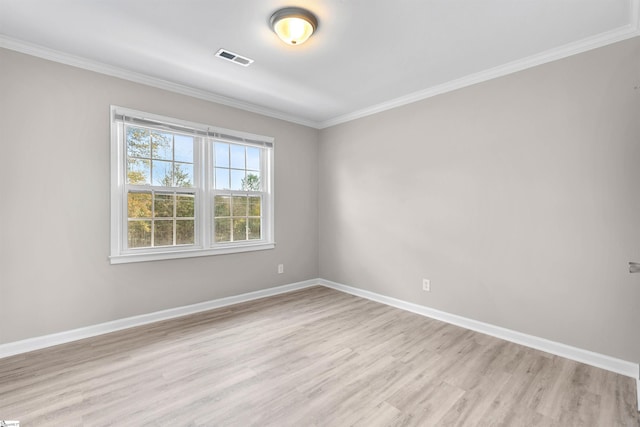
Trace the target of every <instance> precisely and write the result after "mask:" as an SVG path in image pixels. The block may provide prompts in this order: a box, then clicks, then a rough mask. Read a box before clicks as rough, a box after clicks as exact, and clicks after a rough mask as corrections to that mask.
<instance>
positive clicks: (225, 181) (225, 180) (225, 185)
mask: <svg viewBox="0 0 640 427" xmlns="http://www.w3.org/2000/svg"><path fill="white" fill-rule="evenodd" d="M228 189H229V169H221V168H216V190H228Z"/></svg>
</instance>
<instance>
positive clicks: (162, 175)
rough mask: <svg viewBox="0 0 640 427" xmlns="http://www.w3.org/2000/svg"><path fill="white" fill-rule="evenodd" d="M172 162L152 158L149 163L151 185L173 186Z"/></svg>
mask: <svg viewBox="0 0 640 427" xmlns="http://www.w3.org/2000/svg"><path fill="white" fill-rule="evenodd" d="M172 169H173V168H172V163H171V162H163V161H160V160H154V161H153V162H152V164H151V175H152V177H153V180H152V183H151V184H152V185H160V186H163V187H173V176H172V175H173V174H172Z"/></svg>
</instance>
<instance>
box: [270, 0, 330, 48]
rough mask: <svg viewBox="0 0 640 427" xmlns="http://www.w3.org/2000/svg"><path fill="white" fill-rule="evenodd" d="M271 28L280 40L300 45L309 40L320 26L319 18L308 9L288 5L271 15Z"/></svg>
mask: <svg viewBox="0 0 640 427" xmlns="http://www.w3.org/2000/svg"><path fill="white" fill-rule="evenodd" d="M270 23H271V28H272V29H273V31H274V32H275V33H276V34H277V35H278V37H280V40H282V41H283V42H285V43H286V44H290V45H293V46H295V45H299V44H302V43H304V42H306V41H307V39H308V38H309V37H311V34H313V32H314V31H315V30H316V28H318V19H317V18H316V17H315V15H314V14H313V13H311V12H309V11H308V10H306V9H302V8H299V7H286V8H284V9H280V10H278V11H276V12H275V13H274V14H273V15H271V19H270Z"/></svg>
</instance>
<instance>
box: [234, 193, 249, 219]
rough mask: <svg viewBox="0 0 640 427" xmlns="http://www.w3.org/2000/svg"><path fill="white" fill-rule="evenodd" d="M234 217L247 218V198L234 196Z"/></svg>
mask: <svg viewBox="0 0 640 427" xmlns="http://www.w3.org/2000/svg"><path fill="white" fill-rule="evenodd" d="M233 216H247V198H246V197H244V196H233Z"/></svg>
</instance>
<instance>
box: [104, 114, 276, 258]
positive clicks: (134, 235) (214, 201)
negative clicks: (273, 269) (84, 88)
mask: <svg viewBox="0 0 640 427" xmlns="http://www.w3.org/2000/svg"><path fill="white" fill-rule="evenodd" d="M111 117H112V137H111V139H112V150H111V153H112V154H111V157H112V159H111V160H112V167H111V169H112V170H111V175H112V179H111V186H112V190H111V223H112V232H111V234H112V236H111V262H112V263H123V262H136V261H151V260H159V259H169V258H184V257H192V256H204V255H215V254H223V253H232V252H244V251H252V250H261V249H270V248H273V247H274V241H273V179H272V171H273V165H272V162H273V139H272V138H269V137H264V136H260V135H253V134H247V133H244V132H238V131H230V130H227V129H221V128H215V127H213V126H207V125H202V124H198V123H191V122H185V121H181V120H177V119H170V118H166V117H161V116H157V115H153V114H147V113H142V112H139V111H134V110H129V109H125V108H121V107H112V108H111Z"/></svg>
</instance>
